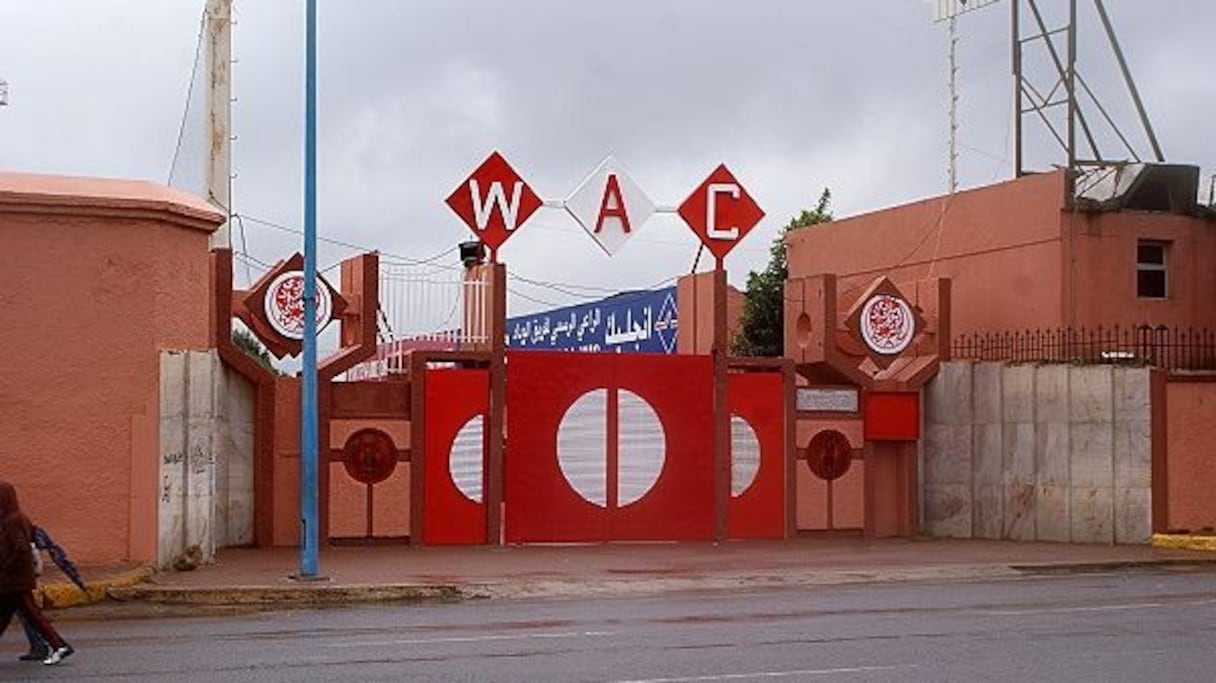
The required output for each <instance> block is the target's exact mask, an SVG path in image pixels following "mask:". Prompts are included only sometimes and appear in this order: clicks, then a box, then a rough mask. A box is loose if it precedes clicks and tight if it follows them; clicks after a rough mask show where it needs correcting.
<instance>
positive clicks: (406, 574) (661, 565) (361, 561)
mask: <svg viewBox="0 0 1216 683" xmlns="http://www.w3.org/2000/svg"><path fill="white" fill-rule="evenodd" d="M319 567H320V574H321V575H322V577H323V579H322V580H314V581H298V580H295V579H293V578H292V575H293V574H295V573H297V572H298V569H299V554H298V551H297V550H295V549H290V548H288V549H282V548H274V549H225V550H222V551H220V552H219V554H218V556H217V559H216V562H215V563H214V564H211V565H207V566H204V567H200V568H198V569H196V570H194V571H189V572H166V573H159V574H154V575H153V574H152V573H150V572H147V571H146V570H142V571H143V572H144V573H140V572H141V570H138V569H134V570H133V569H131V568H125V569H124V570H123V571H110V572H109V573H108V574H107V575H105V576H102V575H101V573H100V572H98V573H90V572H86V576H88V577H89V580H90V591H89V592H90V594H91V595H92V594H95V593H97V594H98V597H100V595H101V594H106V595H108V596H109V597H110V598H112V599H114V600H118V601H138V602H141V603H145V604H155V605H195V606H249V607H262V608H264V607H270V606H313V605H325V604H346V603H352V602H383V601H393V600H398V601H422V600H461V599H470V598H509V597H559V596H571V595H580V596H587V595H615V594H642V593H654V592H660V591H672V590H719V589H728V588H733V589H739V588H744V589H745V588H749V587H754V588H762V587H775V586H805V587H811V586H830V585H840V584H850V583H864V582H894V581H961V580H977V579H999V578H1017V577H1024V576H1028V575H1036V574H1049V573H1050V574H1058V573H1076V572H1095V571H1114V570H1124V569H1131V568H1150V567H1156V568H1160V567H1172V568H1191V569H1211V570H1216V554H1213V553H1211V552H1204V551H1197V550H1188V549H1173V548H1158V547H1152V546H1149V545H1134V546H1109V545H1072V544H1060V543H1014V542H1001V541H977V540H946V539H912V540H909V539H883V540H866V539H861V538H855V537H854V538H799V539H793V540H789V541H736V542H728V543H724V544H720V545H715V544H712V543H614V544H601V545H560V546H543V545H533V546H507V547H468V546H460V547H410V546H381V547H332V548H324V549H323V550H322V552H321V555H320V563H319ZM48 578H50V577H48ZM95 581H96V582H95ZM52 583H53V582H52ZM47 590H48V591H53V590H54V586H53V585H52V586H49V587H48V588H47ZM71 590H72V591H75V593H76V594H77V595H83V594H82V593H81V592H80V591H79V590H78V589H75V588H74V587H73V588H71ZM98 591H100V592H99V593H98ZM56 604H62V603H59V602H56Z"/></svg>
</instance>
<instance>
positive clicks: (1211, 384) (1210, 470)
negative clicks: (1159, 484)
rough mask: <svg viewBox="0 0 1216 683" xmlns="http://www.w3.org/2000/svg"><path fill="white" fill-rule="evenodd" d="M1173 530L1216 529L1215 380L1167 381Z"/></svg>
mask: <svg viewBox="0 0 1216 683" xmlns="http://www.w3.org/2000/svg"><path fill="white" fill-rule="evenodd" d="M1165 405H1166V424H1167V426H1166V450H1167V452H1168V453H1169V457H1168V458H1167V460H1166V482H1167V486H1168V493H1167V495H1166V501H1167V512H1166V520H1167V525H1168V528H1169V529H1187V530H1189V531H1190V532H1192V533H1198V532H1199V531H1200V530H1202V529H1204V528H1207V529H1208V532H1205V533H1209V534H1210V530H1211V529H1213V528H1216V496H1213V495H1212V492H1213V491H1216V379H1214V380H1212V381H1171V382H1169V383H1167V385H1166V399H1165Z"/></svg>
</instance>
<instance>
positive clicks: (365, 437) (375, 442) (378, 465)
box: [342, 428, 397, 484]
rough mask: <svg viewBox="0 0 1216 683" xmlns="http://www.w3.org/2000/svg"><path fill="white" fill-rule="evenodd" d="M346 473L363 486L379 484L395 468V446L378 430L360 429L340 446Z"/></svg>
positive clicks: (391, 440) (389, 438)
mask: <svg viewBox="0 0 1216 683" xmlns="http://www.w3.org/2000/svg"><path fill="white" fill-rule="evenodd" d="M342 462H343V464H344V465H345V466H346V473H347V474H349V475H350V476H351V478H353V479H354V480H355V481H358V482H360V483H363V484H379V483H380V482H382V481H384V480H385V479H388V478H389V477H390V476H391V475H392V474H393V470H394V469H396V468H397V446H396V445H395V444H393V439H392V437H390V436H389V435H388V434H385V433H384V432H382V431H380V430H379V429H370V428H369V429H360V430H359V431H357V432H355V433H354V434H351V435H350V437H348V438H347V439H346V445H344V446H342Z"/></svg>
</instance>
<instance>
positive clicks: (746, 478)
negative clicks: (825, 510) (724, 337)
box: [727, 372, 786, 538]
mask: <svg viewBox="0 0 1216 683" xmlns="http://www.w3.org/2000/svg"><path fill="white" fill-rule="evenodd" d="M727 393H728V399H729V401H728V402H729V405H730V423H731V424H730V434H731V438H730V462H731V468H730V470H731V491H730V504H729V506H728V508H727V510H728V516H727V527H728V529H729V535H730V537H731V538H783V537H784V536H785V500H786V488H785V477H786V471H785V470H786V456H785V410H786V404H785V379H784V377H783V376H782V374H781V373H780V372H747V373H738V374H732V375H731V376H730V378H729V384H728V388H727Z"/></svg>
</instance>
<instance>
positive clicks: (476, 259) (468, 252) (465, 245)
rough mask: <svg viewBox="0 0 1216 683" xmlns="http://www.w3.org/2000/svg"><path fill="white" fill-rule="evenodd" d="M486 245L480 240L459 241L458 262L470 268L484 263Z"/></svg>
mask: <svg viewBox="0 0 1216 683" xmlns="http://www.w3.org/2000/svg"><path fill="white" fill-rule="evenodd" d="M485 260H486V245H484V244H482V243H481V242H480V241H474V242H461V243H460V262H461V263H463V264H464V267H465V268H472V267H473V266H479V265H481V264H482V263H485Z"/></svg>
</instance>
